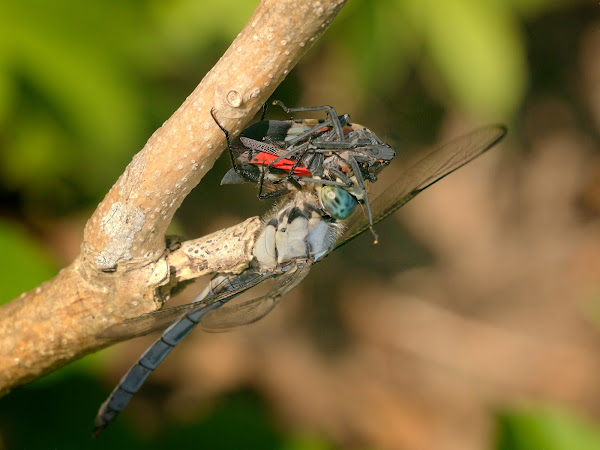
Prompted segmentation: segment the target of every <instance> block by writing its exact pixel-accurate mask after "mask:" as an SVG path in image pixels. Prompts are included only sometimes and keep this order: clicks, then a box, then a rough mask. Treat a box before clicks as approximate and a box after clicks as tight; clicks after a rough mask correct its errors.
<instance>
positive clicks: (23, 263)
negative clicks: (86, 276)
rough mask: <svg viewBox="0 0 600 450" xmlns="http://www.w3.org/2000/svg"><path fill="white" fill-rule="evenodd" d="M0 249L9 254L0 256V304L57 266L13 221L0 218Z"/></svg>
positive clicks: (47, 277)
mask: <svg viewBox="0 0 600 450" xmlns="http://www.w3.org/2000/svg"><path fill="white" fill-rule="evenodd" d="M0 248H1V249H2V252H3V254H4V255H5V256H6V255H10V257H3V258H0V273H2V277H3V279H4V280H6V281H8V280H10V282H4V283H0V304H2V303H4V302H6V301H9V300H10V299H12V298H13V297H16V296H17V295H20V294H21V293H22V292H25V291H27V290H28V289H32V288H34V287H35V286H37V285H39V284H41V283H42V282H44V281H46V280H48V279H49V278H51V277H52V276H54V275H55V274H56V272H57V271H58V267H57V266H56V264H55V263H53V262H52V258H51V257H50V255H49V254H48V253H47V252H46V251H44V249H43V248H42V247H41V245H40V244H39V242H37V241H35V240H33V239H32V238H31V236H30V235H28V234H27V233H26V232H25V231H24V230H21V229H19V227H18V226H17V225H16V224H15V223H10V222H6V221H3V220H0Z"/></svg>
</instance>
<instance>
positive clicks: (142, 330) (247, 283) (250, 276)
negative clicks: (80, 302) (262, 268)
mask: <svg viewBox="0 0 600 450" xmlns="http://www.w3.org/2000/svg"><path fill="white" fill-rule="evenodd" d="M275 275H276V273H273V272H268V273H259V272H246V273H242V274H239V275H235V276H234V275H229V276H221V279H218V280H217V282H214V281H215V279H216V278H217V277H215V278H213V279H212V280H211V282H210V283H209V285H208V286H207V287H206V288H205V289H204V290H203V291H202V292H201V293H200V294H198V296H197V297H196V298H195V299H194V301H193V302H191V303H187V304H185V305H179V306H175V307H172V308H164V309H161V310H158V311H153V312H150V313H147V314H142V315H141V316H138V317H134V318H131V319H127V320H125V321H123V322H121V323H118V324H115V325H112V326H110V327H108V328H107V329H106V330H104V331H103V332H102V333H101V337H104V338H107V339H111V340H114V339H129V338H132V337H137V336H144V335H146V334H148V333H152V332H154V331H158V330H164V329H165V328H166V327H167V326H169V325H171V324H172V323H173V322H175V321H176V320H177V319H178V318H180V317H181V316H183V315H184V314H186V313H187V312H188V311H190V310H201V309H203V308H206V307H208V306H210V305H212V304H213V303H215V302H221V303H225V302H227V301H229V300H231V299H233V298H234V297H236V296H237V295H239V294H241V293H243V292H245V291H247V290H248V289H250V288H252V287H254V286H256V285H258V284H260V283H262V282H263V281H265V280H267V279H269V278H272V277H273V276H275Z"/></svg>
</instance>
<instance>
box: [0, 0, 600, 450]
mask: <svg viewBox="0 0 600 450" xmlns="http://www.w3.org/2000/svg"><path fill="white" fill-rule="evenodd" d="M255 4H256V2H247V1H239V0H236V1H229V2H212V1H206V2H197V1H192V0H173V1H170V2H133V1H125V2H107V1H86V2H76V1H74V0H58V1H56V2H52V3H48V2H42V1H39V0H38V1H35V0H27V1H24V2H3V3H2V6H1V7H0V198H1V202H0V208H1V209H0V247H1V248H2V256H1V257H0V269H1V270H0V273H1V274H2V275H1V277H2V283H0V303H4V302H7V301H10V299H12V298H14V297H16V296H18V295H19V294H20V293H22V292H24V291H26V290H29V289H32V288H34V287H35V286H37V285H38V284H39V283H40V282H42V281H44V280H47V279H48V278H50V277H52V276H53V275H54V274H56V273H57V271H58V270H59V269H60V268H61V267H63V266H64V265H66V264H68V263H69V262H70V261H71V260H72V259H73V258H74V257H75V256H76V255H77V253H78V252H79V245H80V243H81V239H82V235H83V227H84V224H85V221H86V220H87V218H88V217H89V216H90V215H91V213H92V212H93V211H94V209H95V207H96V205H97V204H98V202H99V201H100V200H101V199H102V198H103V196H104V195H105V193H106V192H107V191H108V189H109V188H110V187H111V186H112V184H113V183H114V182H115V181H116V179H117V177H118V176H119V175H120V174H121V173H122V172H123V170H124V168H125V166H126V165H127V164H128V162H129V161H130V160H131V158H132V157H133V155H134V154H135V153H136V152H137V151H139V150H140V149H141V148H142V146H143V145H144V143H145V141H146V140H147V139H148V137H149V136H150V135H151V134H152V132H153V131H154V130H155V129H156V128H158V127H159V126H160V125H161V124H162V123H163V122H164V121H165V120H166V119H167V118H168V117H169V116H170V114H171V113H172V112H173V111H174V110H175V109H176V108H177V107H178V106H179V105H180V104H181V102H182V101H183V100H184V99H185V98H186V97H187V95H188V94H189V93H190V92H191V91H192V90H193V89H194V87H195V86H196V85H197V84H198V82H199V81H200V80H201V79H202V77H203V76H204V74H205V73H206V72H207V71H208V70H209V69H210V68H211V67H212V65H213V64H214V63H215V62H216V61H217V60H218V58H219V57H220V55H221V54H222V53H223V52H224V51H225V49H226V48H227V46H228V45H229V44H230V43H231V41H232V40H233V39H234V38H235V36H236V34H237V33H238V32H239V31H240V29H241V28H242V27H243V26H244V24H245V23H246V21H247V19H248V18H249V16H250V14H251V13H252V10H253V8H254V6H255ZM598 12H599V6H598V3H597V2H592V1H587V2H586V1H580V2H567V1H564V0H563V1H561V0H512V1H497V0H492V1H481V0H479V1H478V0H457V1H453V2H442V1H433V0H377V1H375V0H353V1H350V2H349V4H348V5H347V6H346V7H345V8H344V9H343V10H342V12H341V13H340V15H339V16H338V18H337V19H336V20H335V21H334V23H333V24H332V26H331V27H330V29H329V30H328V31H327V33H326V34H325V35H324V36H323V37H322V38H321V39H320V40H319V41H318V42H317V43H316V45H315V46H314V47H313V48H312V49H310V50H309V52H308V54H307V55H306V56H305V57H304V58H303V59H302V60H301V61H300V63H299V64H298V66H297V67H296V69H295V70H294V71H292V72H291V73H290V75H289V76H288V77H287V79H286V80H285V81H284V82H283V83H282V84H281V86H280V87H279V88H278V89H277V90H276V92H275V94H274V95H273V97H274V98H277V99H281V100H283V101H284V102H285V103H287V104H288V105H297V106H311V105H316V104H331V105H334V106H335V107H336V109H337V111H338V113H343V112H348V113H350V114H351V115H352V118H353V119H354V120H356V121H357V122H360V123H362V124H365V125H367V126H369V127H370V128H371V129H373V130H374V131H375V132H376V133H377V134H378V135H379V136H380V137H381V138H382V139H384V140H385V141H386V142H388V143H390V144H391V145H393V146H394V147H395V148H397V149H398V150H399V152H404V153H406V154H411V153H412V152H415V151H419V149H421V148H422V147H424V146H426V145H431V144H433V143H434V142H436V141H439V140H444V139H447V138H448V137H449V136H453V135H457V134H459V133H460V132H461V131H467V130H468V129H469V128H472V127H474V126H476V125H478V124H482V123H487V122H504V123H507V124H508V125H509V129H510V136H509V138H508V139H507V142H506V143H505V144H504V145H503V148H502V150H497V151H495V152H493V153H494V154H493V156H486V157H485V159H484V158H482V160H484V161H482V162H480V161H478V162H477V163H474V164H473V166H474V168H471V167H469V168H466V169H465V170H464V172H465V173H464V174H462V173H461V174H456V175H455V176H453V177H452V178H455V177H456V180H453V179H449V180H448V181H444V182H443V183H442V184H440V185H439V186H437V187H436V188H434V189H432V190H434V192H432V193H431V194H429V193H427V194H423V197H419V199H417V200H416V201H415V202H414V203H415V205H414V206H413V205H412V204H411V205H410V206H409V207H407V208H406V210H407V211H406V212H404V211H403V212H402V213H400V214H398V217H397V218H395V219H393V220H392V219H390V220H388V221H386V222H385V223H383V224H381V225H380V227H378V229H379V230H380V236H381V238H382V242H383V243H384V244H383V245H381V246H379V247H372V246H371V245H370V242H369V239H368V238H367V239H364V238H363V239H361V240H359V242H356V243H352V245H348V246H347V247H348V248H344V249H342V250H340V251H339V253H340V255H341V256H340V255H337V256H335V255H332V256H331V257H330V258H328V259H327V261H326V262H325V263H324V264H322V265H319V267H318V268H317V269H316V270H315V271H314V273H313V274H311V276H310V277H309V278H308V279H307V280H306V282H305V283H304V284H305V286H303V287H302V288H301V289H299V290H298V291H299V292H297V293H294V294H291V295H290V297H292V298H291V299H290V300H289V302H288V303H289V305H288V304H286V305H282V306H281V310H282V311H281V312H279V311H277V312H274V313H273V318H271V317H269V318H267V319H265V320H264V321H263V322H266V323H262V322H261V323H259V324H257V325H252V326H249V327H247V328H246V329H244V330H240V331H235V332H232V333H228V334H218V335H208V334H204V333H202V332H197V333H195V335H194V336H193V339H195V342H192V340H193V339H192V338H190V339H189V340H190V342H186V343H185V344H183V345H182V347H184V348H180V349H178V350H177V351H176V352H174V355H172V356H171V357H170V359H169V360H167V362H166V364H165V367H161V368H160V369H159V370H158V371H157V373H155V374H154V375H153V376H152V377H150V379H149V380H148V382H147V384H146V386H145V387H144V388H143V389H142V392H140V394H139V395H138V396H137V398H135V399H134V400H133V402H132V403H131V405H130V406H129V407H128V408H127V409H126V411H125V412H124V413H123V414H122V415H121V417H119V419H118V420H117V421H116V423H115V424H113V425H111V427H110V428H109V429H108V430H107V431H106V432H105V433H104V434H103V435H102V436H101V437H100V438H99V439H96V440H92V439H91V428H92V423H93V418H94V416H95V413H96V410H97V408H98V406H99V405H100V403H101V402H102V401H103V400H104V399H105V397H106V396H107V395H108V394H109V392H110V391H111V390H112V386H113V385H114V384H115V383H116V382H117V380H118V379H119V377H120V376H121V375H122V374H123V373H124V371H125V370H127V368H128V367H129V366H130V365H131V364H132V363H133V362H134V361H135V358H136V357H137V356H138V355H139V354H140V353H141V351H142V350H143V349H144V348H145V346H146V345H147V344H148V343H149V342H150V341H151V339H150V340H148V339H145V338H144V339H138V340H135V341H132V342H129V343H124V344H121V345H118V346H116V347H114V348H110V349H107V350H104V351H103V352H100V353H98V354H95V355H91V356H89V357H87V358H84V359H83V360H81V361H78V362H76V363H74V364H71V365H70V366H68V367H65V368H63V369H61V370H59V371H57V372H55V373H53V374H51V375H50V376H48V377H45V378H43V379H41V380H38V381H36V382H34V383H31V384H30V385H28V386H24V387H22V388H19V389H17V390H15V391H14V392H12V393H11V394H10V395H8V396H6V397H4V398H2V399H0V450H1V449H61V450H62V449H81V448H113V449H117V448H128V449H132V448H164V447H166V446H167V445H168V446H171V447H172V448H178V449H185V448H198V447H201V448H211V449H212V448H216V449H219V448H223V449H225V448H244V449H251V448H256V449H286V450H288V449H289V450H313V449H314V450H320V449H333V448H364V449H367V448H368V449H387V448H390V449H396V448H398V449H399V448H407V449H417V448H418V449H436V450H438V449H442V450H443V449H455V448H461V449H479V448H495V449H502V450H508V449H516V450H519V449H528V450H530V449H538V448H539V449H542V448H543V449H552V450H554V449H556V450H562V449H565V450H566V449H597V448H600V429H599V427H598V419H599V418H600V408H598V405H600V386H598V383H597V380H598V379H599V378H598V376H600V357H599V356H598V355H600V352H599V351H598V350H600V341H599V339H598V323H600V322H599V321H598V318H599V317H600V314H599V313H598V312H599V311H600V308H599V306H600V302H598V300H599V293H600V285H599V283H598V280H599V279H600V278H599V277H598V275H599V274H600V264H599V261H600V258H598V254H599V253H598V250H600V228H599V227H598V217H599V215H600V148H599V146H598V133H599V131H600V31H599V30H600V14H598ZM269 114H270V115H271V116H272V117H285V116H283V115H282V114H281V112H279V111H274V108H273V109H271V110H270V112H269ZM399 159H402V158H401V157H400V158H399ZM228 166H229V163H228V161H227V158H221V159H220V160H219V161H218V162H217V163H216V165H215V167H214V169H213V170H212V171H211V172H210V173H209V174H208V176H207V177H205V179H204V180H203V181H202V182H201V184H200V185H199V186H198V188H196V189H195V191H194V192H192V193H191V194H190V196H189V197H188V198H187V200H186V201H185V203H184V205H183V206H182V208H181V209H180V210H179V213H178V215H177V217H176V221H175V223H174V224H173V231H175V232H177V233H178V234H183V235H186V236H188V237H196V236H200V235H202V234H205V233H208V232H211V231H214V230H217V229H219V228H221V227H223V226H227V225H232V224H234V223H237V222H239V221H240V220H242V219H244V218H246V217H248V216H251V215H257V214H261V213H263V212H265V211H267V210H268V209H269V207H270V204H269V203H268V202H261V201H259V200H258V199H257V198H256V191H255V190H254V188H253V187H251V186H226V187H220V186H219V180H220V178H221V177H222V175H223V174H224V173H225V172H226V171H227V169H228ZM389 171H390V172H391V173H392V174H393V169H392V168H391V167H390V169H389ZM332 280H335V282H332ZM199 287H200V286H199V285H198V286H196V287H193V288H192V289H191V290H189V291H187V292H186V293H185V294H184V300H185V299H186V298H187V299H190V298H191V297H192V296H193V293H194V291H197V290H198V289H199ZM184 300H182V301H184ZM367 300H368V301H367ZM0 313H1V310H0ZM396 314H397V316H396ZM389 318H395V321H394V322H393V323H390V324H389V325H388V324H387V320H388V319H389ZM186 344H187V345H186Z"/></svg>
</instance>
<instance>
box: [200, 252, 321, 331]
mask: <svg viewBox="0 0 600 450" xmlns="http://www.w3.org/2000/svg"><path fill="white" fill-rule="evenodd" d="M310 268H311V264H310V263H307V264H306V265H304V266H302V267H300V268H297V269H295V270H291V271H289V272H285V273H284V274H283V275H281V276H280V277H279V278H278V279H277V281H276V283H275V285H274V286H273V287H272V288H271V289H270V290H269V292H267V294H265V295H264V296H262V297H258V298H255V299H253V300H248V301H246V302H243V303H240V304H237V305H225V306H222V307H221V308H218V309H214V310H212V311H209V312H208V313H207V314H206V315H204V317H203V318H202V321H201V322H200V324H201V325H202V328H204V329H205V330H207V331H225V330H227V329H230V328H234V327H239V326H240V325H246V324H249V323H253V322H256V321H257V320H260V319H262V318H263V317H264V316H266V315H267V314H268V313H269V312H271V310H272V309H273V308H274V307H275V306H276V305H277V304H278V303H279V301H280V300H281V299H282V297H283V296H284V295H285V294H287V293H288V292H290V291H291V290H292V289H294V288H295V287H296V286H297V285H298V284H299V283H300V282H301V281H302V280H303V279H304V278H305V277H306V276H307V275H308V272H309V271H310Z"/></svg>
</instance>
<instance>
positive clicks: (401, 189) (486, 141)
mask: <svg viewBox="0 0 600 450" xmlns="http://www.w3.org/2000/svg"><path fill="white" fill-rule="evenodd" d="M506 132H507V130H506V127H505V126H503V125H490V126H487V127H483V128H479V129H477V130H475V131H473V132H471V133H469V134H466V135H464V136H461V137H458V138H456V139H454V140H452V141H450V142H448V143H447V144H445V145H442V146H441V147H438V148H436V149H435V150H433V151H431V152H430V153H429V154H427V155H426V156H424V157H423V158H421V159H420V160H418V161H417V162H416V163H414V164H413V165H411V166H409V167H407V168H406V169H404V170H403V171H402V173H401V174H400V176H399V177H398V178H397V179H396V181H395V182H394V183H393V184H392V185H391V186H390V187H389V188H388V189H387V190H386V191H384V192H383V193H382V194H380V195H379V196H377V197H376V198H375V199H374V200H372V201H371V202H370V203H371V211H372V215H373V223H377V222H379V221H381V220H383V219H384V218H386V217H387V216H389V215H390V214H392V213H393V212H394V211H396V210H397V209H398V208H400V207H402V206H404V205H405V204H406V203H408V202H409V201H410V200H412V199H413V198H414V197H416V196H417V195H418V194H419V193H420V192H422V191H424V190H425V189H427V188H428V187H429V186H431V185H432V184H434V183H436V182H438V181H439V180H441V179H442V178H444V177H445V176H447V175H450V174H451V173H452V172H454V171H455V170H457V169H460V168H461V167H462V166H464V165H465V164H467V163H468V162H470V161H472V160H473V159H475V158H477V157H478V156H479V155H481V154H482V153H484V152H486V151H487V150H489V149H490V148H492V147H493V146H494V145H496V144H497V143H498V142H500V140H502V138H503V137H504V136H505V135H506ZM368 228H369V223H368V221H367V219H366V217H365V216H364V214H362V215H361V214H354V215H353V216H352V217H351V218H350V219H349V220H348V222H346V231H345V232H344V233H343V234H342V236H341V237H340V240H339V241H338V243H337V244H336V246H335V248H338V247H339V246H341V245H343V244H345V243H346V242H348V241H350V240H352V239H353V238H355V237H356V236H358V235H359V234H361V233H362V232H363V231H365V230H367V229H368Z"/></svg>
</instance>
